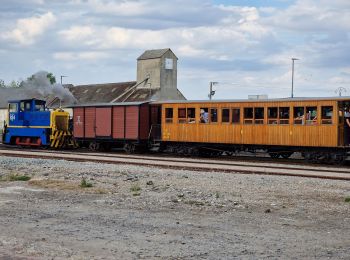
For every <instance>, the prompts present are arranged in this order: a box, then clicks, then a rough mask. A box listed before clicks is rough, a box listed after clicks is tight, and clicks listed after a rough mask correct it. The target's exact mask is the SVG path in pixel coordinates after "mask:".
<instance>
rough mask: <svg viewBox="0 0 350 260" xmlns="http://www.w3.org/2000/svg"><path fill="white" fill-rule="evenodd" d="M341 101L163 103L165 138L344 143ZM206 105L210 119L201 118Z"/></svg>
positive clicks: (297, 144)
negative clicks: (206, 120) (205, 120)
mask: <svg viewBox="0 0 350 260" xmlns="http://www.w3.org/2000/svg"><path fill="white" fill-rule="evenodd" d="M338 103H339V100H338V99H279V100H263V101H259V100H254V101H251V100H245V101H242V100H240V101H229V102H225V101H219V102H208V101H203V102H201V101H193V102H191V101H188V102H173V103H170V102H169V103H163V104H162V139H163V141H168V142H193V143H218V144H242V145H243V144H246V145H264V146H294V147H301V146H303V147H339V146H343V133H342V127H341V124H340V123H339V118H341V117H339V116H338V115H339V113H340V111H339V109H338ZM203 110H206V112H207V113H208V114H209V116H208V117H209V120H208V121H209V122H207V123H201V122H200V118H201V112H203ZM283 113H286V114H288V116H286V115H284V116H283ZM215 114H216V115H215ZM276 114H277V116H276Z"/></svg>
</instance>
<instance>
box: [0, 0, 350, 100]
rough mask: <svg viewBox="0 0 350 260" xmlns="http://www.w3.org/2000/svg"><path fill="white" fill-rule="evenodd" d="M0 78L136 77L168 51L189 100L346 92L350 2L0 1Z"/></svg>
mask: <svg viewBox="0 0 350 260" xmlns="http://www.w3.org/2000/svg"><path fill="white" fill-rule="evenodd" d="M0 2H1V4H0V29H1V34H0V61H1V62H0V79H3V80H4V81H5V82H6V83H9V82H10V81H12V80H21V79H26V78H27V77H29V76H30V75H32V74H34V73H36V72H38V71H41V70H45V71H49V72H52V73H53V74H54V75H55V76H56V78H57V80H58V81H60V76H61V75H64V76H67V77H64V78H63V83H67V84H68V83H69V84H74V85H79V84H95V83H110V82H123V81H133V80H136V59H137V57H139V56H140V55H141V54H142V53H143V52H144V51H145V50H148V49H163V48H171V50H172V51H173V52H174V53H175V55H176V56H177V57H178V59H179V60H178V88H179V90H180V91H181V92H182V93H183V94H184V95H185V97H186V98H187V99H192V100H196V99H197V100H203V99H207V98H208V96H207V95H208V92H209V82H218V84H216V85H215V86H214V89H215V91H216V92H215V95H214V97H213V99H235V98H247V97H248V95H268V97H270V98H280V97H289V96H290V95H291V82H292V60H291V59H292V58H298V60H296V61H295V64H294V65H295V73H294V96H295V97H318V96H319V97H321V96H322V97H323V96H337V95H338V94H339V90H342V95H343V96H344V95H350V1H349V0H332V1H330V0H270V1H268V0H254V1H249V0H232V1H229V0H172V1H164V0H1V1H0Z"/></svg>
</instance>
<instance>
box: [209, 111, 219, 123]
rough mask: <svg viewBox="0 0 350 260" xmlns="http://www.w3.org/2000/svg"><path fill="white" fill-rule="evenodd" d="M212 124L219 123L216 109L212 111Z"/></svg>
mask: <svg viewBox="0 0 350 260" xmlns="http://www.w3.org/2000/svg"><path fill="white" fill-rule="evenodd" d="M210 122H211V123H217V122H218V110H217V109H216V108H211V109H210Z"/></svg>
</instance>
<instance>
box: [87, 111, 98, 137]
mask: <svg viewBox="0 0 350 260" xmlns="http://www.w3.org/2000/svg"><path fill="white" fill-rule="evenodd" d="M95 115H96V108H95V107H86V108H85V120H84V123H85V124H84V127H85V137H86V138H95V136H96V132H95V129H96V128H95Z"/></svg>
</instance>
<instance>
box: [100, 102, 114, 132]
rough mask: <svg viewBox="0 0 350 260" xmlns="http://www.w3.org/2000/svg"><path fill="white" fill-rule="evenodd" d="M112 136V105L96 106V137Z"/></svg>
mask: <svg viewBox="0 0 350 260" xmlns="http://www.w3.org/2000/svg"><path fill="white" fill-rule="evenodd" d="M111 136H112V107H97V108H96V137H111Z"/></svg>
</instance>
